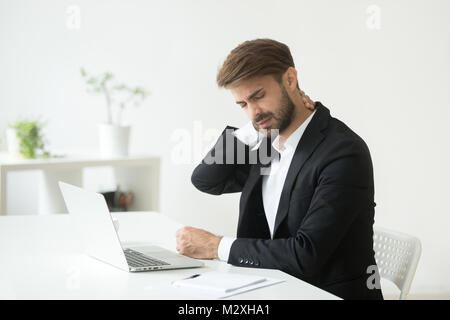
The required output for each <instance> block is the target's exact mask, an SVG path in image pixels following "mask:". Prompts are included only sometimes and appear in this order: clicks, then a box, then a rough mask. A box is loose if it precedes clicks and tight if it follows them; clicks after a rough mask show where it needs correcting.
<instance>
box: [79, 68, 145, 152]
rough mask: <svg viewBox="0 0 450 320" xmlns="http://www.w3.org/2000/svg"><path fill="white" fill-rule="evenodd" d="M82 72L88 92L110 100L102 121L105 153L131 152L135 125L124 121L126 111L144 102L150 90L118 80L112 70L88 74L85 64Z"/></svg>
mask: <svg viewBox="0 0 450 320" xmlns="http://www.w3.org/2000/svg"><path fill="white" fill-rule="evenodd" d="M80 72H81V76H82V77H83V79H84V80H85V82H86V85H87V92H88V93H91V94H101V95H103V96H104V97H105V101H106V122H104V123H99V125H98V129H99V144H100V154H101V155H102V156H104V157H117V156H126V155H128V149H129V139H130V130H131V127H130V126H129V125H126V124H124V123H123V119H122V117H123V111H124V110H125V109H126V107H128V106H129V105H135V106H138V105H140V104H141V103H142V102H143V101H144V100H145V98H147V96H148V95H149V93H148V91H147V90H145V89H144V88H141V87H129V86H127V85H125V84H123V83H118V82H117V81H115V79H114V75H113V74H112V73H110V72H104V73H102V74H100V75H97V76H94V75H91V74H88V73H87V72H86V71H85V70H84V69H83V68H81V69H80Z"/></svg>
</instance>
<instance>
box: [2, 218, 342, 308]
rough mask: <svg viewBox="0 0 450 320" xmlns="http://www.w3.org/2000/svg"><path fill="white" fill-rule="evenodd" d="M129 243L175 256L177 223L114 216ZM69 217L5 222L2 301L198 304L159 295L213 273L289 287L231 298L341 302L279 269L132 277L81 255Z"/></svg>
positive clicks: (211, 266)
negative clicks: (181, 281) (153, 246)
mask: <svg viewBox="0 0 450 320" xmlns="http://www.w3.org/2000/svg"><path fill="white" fill-rule="evenodd" d="M114 216H116V217H117V218H118V219H119V222H120V229H119V235H120V237H121V240H122V241H123V242H126V243H127V244H144V243H146V242H148V241H151V240H154V239H159V241H153V243H154V244H158V245H160V246H162V247H165V248H167V249H170V250H173V251H175V244H176V242H175V232H176V230H178V228H179V227H181V225H180V224H178V223H177V222H175V221H173V220H171V219H169V218H168V217H166V216H164V215H162V214H160V213H155V212H141V213H138V212H135V213H118V214H114ZM72 221H73V220H72V217H71V216H70V215H69V214H62V215H45V216H37V215H36V216H35V215H30V216H4V217H0V299H195V298H196V297H193V296H183V295H182V294H180V293H179V292H178V290H177V289H176V288H169V289H170V290H162V291H161V290H158V289H157V288H158V287H161V286H163V285H165V284H169V283H170V281H172V280H175V279H181V278H184V277H187V276H189V275H192V274H194V273H199V272H205V271H210V270H219V271H226V272H238V273H249V274H258V275H264V276H266V277H272V278H278V279H284V280H285V282H283V283H280V284H276V285H274V286H271V287H266V288H261V289H258V290H255V291H251V292H246V293H243V294H240V295H236V296H233V297H230V298H229V299H255V300H257V299H338V297H336V296H334V295H332V294H330V293H328V292H326V291H323V290H321V289H319V288H316V287H314V286H312V285H310V284H308V283H306V282H303V281H301V280H299V279H297V278H294V277H292V276H290V275H288V274H286V273H283V272H281V271H278V270H269V269H251V268H241V267H234V266H231V265H229V264H227V263H225V262H220V261H216V260H204V261H205V263H206V266H205V267H203V268H196V269H180V270H166V271H154V272H141V273H127V272H125V271H122V270H119V269H117V268H115V267H112V266H110V265H107V264H104V263H103V262H100V261H97V260H95V259H93V258H90V257H88V256H85V255H84V254H82V253H81V249H80V244H79V241H78V236H77V234H76V232H75V230H74V229H73V225H72Z"/></svg>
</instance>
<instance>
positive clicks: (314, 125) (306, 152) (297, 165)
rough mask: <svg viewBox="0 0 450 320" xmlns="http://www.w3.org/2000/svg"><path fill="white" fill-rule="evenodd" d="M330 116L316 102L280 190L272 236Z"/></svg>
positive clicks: (319, 141)
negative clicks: (313, 112)
mask: <svg viewBox="0 0 450 320" xmlns="http://www.w3.org/2000/svg"><path fill="white" fill-rule="evenodd" d="M329 118H330V111H329V110H328V109H327V108H326V107H325V106H323V105H322V104H321V103H320V102H316V113H315V114H314V117H313V119H311V122H310V123H309V125H308V127H307V128H306V130H305V132H304V133H303V136H302V138H301V139H300V141H299V143H298V145H297V148H296V149H295V153H294V157H293V158H292V162H291V165H290V167H289V170H288V173H287V175H286V180H285V182H284V186H283V191H282V192H281V197H280V202H279V205H278V211H277V215H276V218H275V226H274V232H273V234H274V238H275V235H276V232H277V229H278V228H279V226H280V225H281V223H282V222H283V220H284V219H285V218H286V215H287V213H288V209H289V201H290V198H291V191H292V187H293V184H294V182H295V180H296V178H297V175H298V173H299V172H300V170H301V169H302V167H303V165H304V164H305V162H306V160H308V158H309V157H310V156H311V154H312V153H313V152H314V150H315V149H316V147H317V146H318V145H319V144H320V143H321V142H322V140H323V139H324V137H325V135H324V134H323V133H322V132H321V131H322V130H323V129H324V128H326V127H327V125H328V120H329Z"/></svg>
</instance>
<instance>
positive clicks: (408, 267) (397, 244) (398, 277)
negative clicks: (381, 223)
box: [373, 226, 422, 300]
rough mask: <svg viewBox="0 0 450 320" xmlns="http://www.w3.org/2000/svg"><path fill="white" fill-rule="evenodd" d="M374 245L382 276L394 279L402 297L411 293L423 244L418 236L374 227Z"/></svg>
mask: <svg viewBox="0 0 450 320" xmlns="http://www.w3.org/2000/svg"><path fill="white" fill-rule="evenodd" d="M373 230H374V235H373V246H374V248H373V249H374V251H375V260H376V262H377V265H378V270H379V272H380V277H381V278H385V279H388V280H390V281H392V282H393V283H394V284H395V285H396V286H397V287H398V288H399V289H400V299H402V300H403V299H405V298H406V295H407V294H408V293H409V289H410V287H411V282H412V280H413V278H414V274H415V272H416V268H417V264H418V262H419V258H420V254H421V251H422V246H421V244H420V240H419V239H418V238H416V237H413V236H410V235H407V234H404V233H400V232H396V231H392V230H388V229H384V228H381V227H378V226H374V227H373Z"/></svg>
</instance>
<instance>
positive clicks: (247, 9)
mask: <svg viewBox="0 0 450 320" xmlns="http://www.w3.org/2000/svg"><path fill="white" fill-rule="evenodd" d="M71 5H75V6H77V7H78V8H79V9H80V17H81V20H80V28H79V29H73V28H71V26H70V25H69V27H68V26H67V25H66V24H67V19H68V13H67V12H66V10H67V9H68V7H69V6H71ZM373 5H375V7H373ZM371 6H372V7H371ZM373 8H375V11H376V10H378V9H379V14H380V16H379V18H380V19H379V20H378V21H377V20H376V16H374V15H376V13H374V11H371V10H373ZM367 10H369V11H367ZM449 12H450V2H449V1H448V0H434V1H425V0H423V1H410V0H408V1H407V0H404V1H392V0H391V1H360V0H359V1H357V0H354V1H350V0H346V1H331V0H330V1H323V0H322V1H317V0H316V1H299V0H296V1H278V2H274V1H261V0H258V1H256V0H252V1H238V0H227V1H211V0H198V1H186V0H170V1H111V0H109V1H98V0H97V1H77V0H71V1H60V0H58V1H56V0H53V1H50V0H42V1H31V0H30V1H24V0H15V1H12V0H10V1H8V0H0V111H1V113H0V132H2V135H3V132H4V129H5V128H6V126H7V124H8V123H10V122H13V121H14V120H16V118H17V117H18V116H26V115H42V116H43V118H44V119H46V120H48V126H47V131H46V133H47V137H48V140H49V143H50V147H51V148H52V149H53V150H57V149H95V148H96V147H97V132H96V123H97V122H100V121H103V120H104V119H105V110H104V101H103V100H102V98H100V97H92V96H88V95H87V94H86V93H85V91H84V84H83V82H82V80H81V78H80V75H79V68H80V66H84V67H85V68H86V69H87V70H90V71H92V72H102V71H106V70H108V71H111V72H113V73H115V74H116V76H117V77H119V78H122V79H124V80H125V81H127V82H129V83H130V84H139V85H143V86H146V87H148V88H149V89H150V90H151V92H152V95H151V97H150V98H149V99H148V100H147V102H146V103H145V105H143V106H141V107H139V108H132V109H130V110H129V111H128V112H127V114H126V116H127V119H128V120H129V122H131V123H132V124H133V130H134V132H133V138H132V139H133V140H132V145H131V149H132V151H133V152H151V153H154V154H157V155H160V156H161V157H162V158H163V167H162V175H161V179H162V186H161V187H162V189H161V211H163V212H165V213H167V214H169V215H171V216H173V217H175V218H177V219H180V220H181V221H182V222H184V223H186V224H191V225H195V226H199V227H204V228H208V229H210V230H211V231H213V232H217V233H222V234H229V235H233V234H234V232H235V225H236V221H237V210H238V199H239V195H225V196H221V197H214V196H209V195H205V194H201V193H200V192H198V191H196V190H195V189H194V188H193V187H192V186H191V184H190V174H191V172H192V169H193V168H194V166H195V161H194V160H195V159H192V161H190V162H189V163H187V164H183V165H178V164H175V163H173V161H172V157H171V154H172V152H173V150H174V147H175V146H176V145H177V141H173V139H171V137H172V134H173V133H174V132H175V131H176V130H180V129H186V130H188V131H189V132H190V133H191V134H192V135H193V136H194V131H196V130H197V131H196V132H197V133H198V132H200V133H204V134H206V133H207V131H206V130H208V129H215V130H221V129H222V128H223V127H224V126H225V125H226V124H231V125H236V126H239V125H242V124H244V123H245V122H246V121H247V119H246V118H245V115H244V114H243V113H242V111H241V110H240V109H239V107H238V106H237V105H235V104H234V101H233V100H232V96H231V94H229V93H228V92H226V91H224V90H218V89H217V87H216V84H215V75H216V72H217V69H218V67H219V66H220V64H221V63H222V62H223V60H224V58H225V57H226V55H227V54H228V52H229V51H230V50H231V49H232V48H234V47H235V46H236V45H238V44H239V43H241V42H242V41H245V40H247V39H254V38H257V37H269V38H274V39H277V40H279V41H282V42H285V43H286V44H288V45H289V46H290V48H291V51H292V54H293V56H294V59H295V62H296V65H297V69H298V71H299V80H300V86H301V87H302V88H303V89H304V90H305V91H306V92H307V93H308V94H310V96H311V97H312V98H313V99H316V100H319V101H321V102H322V103H324V104H325V105H326V106H327V107H328V108H329V109H330V110H331V113H332V115H334V116H335V117H338V118H339V119H341V120H343V121H344V122H345V123H347V124H348V125H349V126H350V127H351V128H352V129H354V130H355V131H356V132H357V133H358V134H359V135H360V136H362V137H363V138H364V139H365V141H366V142H367V144H368V145H369V148H370V150H371V153H372V158H373V162H374V169H375V180H376V199H375V201H376V203H377V207H376V223H377V224H379V225H382V226H384V227H388V228H391V229H397V230H400V231H403V232H406V233H411V234H414V235H417V236H418V237H419V238H420V239H421V240H422V244H423V254H422V259H421V261H420V264H419V267H418V270H417V274H416V278H415V281H414V283H413V286H412V289H411V290H412V293H418V292H419V293H428V292H433V293H439V292H450V274H449V273H448V270H450V257H449V253H450V240H449V237H448V230H449V227H450V204H449V201H448V198H447V197H448V196H449V187H448V181H449V180H450V174H449V173H450V172H449V171H450V169H449V167H448V163H450V152H449V138H450V126H449V125H448V119H449V117H450V108H449V107H450V105H449V104H450V95H449V88H450V72H449V71H450V60H449V56H450V52H449V51H450V44H449V41H450V19H448V13H449ZM374 17H375V20H373V18H374ZM378 22H379V24H378ZM72 26H73V25H72ZM377 27H379V28H377ZM199 126H201V127H202V128H199ZM197 133H196V134H197ZM211 142H212V139H211V137H210V138H209V139H207V138H206V137H205V140H204V141H203V142H202V144H201V145H200V144H199V142H198V140H196V141H193V147H192V152H193V153H195V154H194V155H195V156H196V157H198V156H201V155H202V153H203V152H202V151H201V150H200V151H199V149H198V146H201V147H202V148H203V149H205V148H206V146H207V145H208V144H209V143H211ZM194 145H195V146H196V147H194ZM194 149H195V150H194ZM36 178H37V176H36V175H35V177H34V179H25V178H24V177H21V176H20V175H18V176H17V179H20V180H15V181H14V184H15V185H17V184H19V185H20V183H22V188H16V189H15V190H21V191H20V192H21V193H20V195H22V194H23V195H24V196H26V197H29V198H30V200H29V201H28V203H29V204H30V206H28V207H27V206H22V207H16V209H18V210H19V211H21V212H32V211H33V210H34V208H33V205H34V204H35V201H34V199H35V198H34V197H35V192H36V188H35V187H33V185H34V186H35V185H36V183H37V182H36ZM17 192H19V191H17ZM11 196H12V197H17V196H18V193H15V194H13V195H11ZM22 203H23V202H22ZM18 205H19V204H18Z"/></svg>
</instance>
